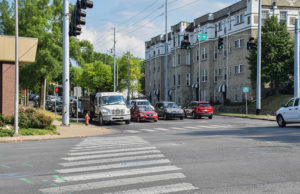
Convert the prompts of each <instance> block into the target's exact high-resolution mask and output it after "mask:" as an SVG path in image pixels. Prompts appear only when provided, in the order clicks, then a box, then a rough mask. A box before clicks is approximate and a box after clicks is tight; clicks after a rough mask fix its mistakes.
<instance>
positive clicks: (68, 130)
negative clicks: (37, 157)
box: [0, 120, 111, 142]
mask: <svg viewBox="0 0 300 194" xmlns="http://www.w3.org/2000/svg"><path fill="white" fill-rule="evenodd" d="M53 124H54V125H55V126H56V127H57V132H58V133H59V134H60V135H42V136H20V137H0V142H18V141H40V140H51V139H66V138H76V137H88V136H99V135H106V134H110V133H111V131H110V130H108V129H105V128H102V127H99V126H94V125H89V126H85V125H82V124H78V125H74V124H72V125H70V126H69V127H63V126H60V124H61V123H60V122H59V121H57V120H55V121H54V122H53Z"/></svg>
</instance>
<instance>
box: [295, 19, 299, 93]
mask: <svg viewBox="0 0 300 194" xmlns="http://www.w3.org/2000/svg"><path fill="white" fill-rule="evenodd" d="M294 50H295V53H294V58H295V59H294V63H295V64H294V74H295V75H294V96H295V97H299V96H300V91H299V80H300V79H299V20H298V19H296V20H295V49H294Z"/></svg>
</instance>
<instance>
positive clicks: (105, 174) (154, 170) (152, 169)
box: [54, 166, 181, 183]
mask: <svg viewBox="0 0 300 194" xmlns="http://www.w3.org/2000/svg"><path fill="white" fill-rule="evenodd" d="M180 169H181V168H178V167H176V166H157V167H149V168H139V169H129V170H128V169H127V170H120V171H111V172H101V173H93V174H80V175H75V176H66V177H63V179H64V180H66V181H83V180H91V179H101V178H113V177H121V176H129V175H139V174H148V173H157V172H166V171H175V170H180ZM54 182H56V183H62V182H64V181H63V180H61V179H59V178H57V179H55V180H54Z"/></svg>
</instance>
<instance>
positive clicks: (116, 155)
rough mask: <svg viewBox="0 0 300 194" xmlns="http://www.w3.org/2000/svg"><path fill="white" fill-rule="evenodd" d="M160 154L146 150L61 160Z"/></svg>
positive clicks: (72, 158) (157, 151)
mask: <svg viewBox="0 0 300 194" xmlns="http://www.w3.org/2000/svg"><path fill="white" fill-rule="evenodd" d="M154 153H160V151H159V150H147V151H137V152H125V153H114V154H98V155H89V156H77V157H67V158H62V159H63V160H67V161H76V160H87V159H95V158H109V157H118V156H131V155H140V154H154Z"/></svg>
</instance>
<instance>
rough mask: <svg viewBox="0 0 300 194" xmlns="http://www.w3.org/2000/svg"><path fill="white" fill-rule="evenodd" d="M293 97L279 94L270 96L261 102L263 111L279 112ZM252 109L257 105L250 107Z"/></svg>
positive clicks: (253, 104)
mask: <svg viewBox="0 0 300 194" xmlns="http://www.w3.org/2000/svg"><path fill="white" fill-rule="evenodd" d="M292 97H293V95H283V94H278V95H274V96H268V97H266V98H263V99H262V100H261V105H262V107H261V109H262V110H264V111H272V112H275V111H276V110H278V109H279V108H280V107H281V105H282V104H286V103H287V102H288V100H289V99H291V98H292ZM249 107H250V108H255V107H256V103H252V104H250V105H249Z"/></svg>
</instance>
